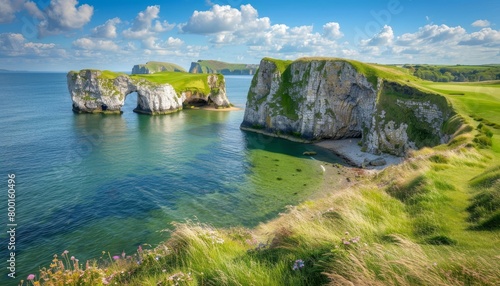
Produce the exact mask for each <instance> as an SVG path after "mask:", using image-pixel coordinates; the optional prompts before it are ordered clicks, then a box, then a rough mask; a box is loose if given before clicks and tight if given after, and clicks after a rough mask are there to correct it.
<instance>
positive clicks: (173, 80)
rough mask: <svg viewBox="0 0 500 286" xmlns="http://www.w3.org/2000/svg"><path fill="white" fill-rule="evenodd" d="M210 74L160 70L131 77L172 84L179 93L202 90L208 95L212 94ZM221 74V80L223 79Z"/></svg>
mask: <svg viewBox="0 0 500 286" xmlns="http://www.w3.org/2000/svg"><path fill="white" fill-rule="evenodd" d="M208 76H209V75H208V74H192V73H181V72H158V73H154V74H135V75H131V76H130V77H131V78H133V79H146V80H148V81H151V82H154V83H161V84H164V83H168V84H171V85H172V86H173V87H174V89H175V91H176V92H177V93H181V92H183V91H186V90H191V91H198V92H202V93H204V94H206V95H208V94H210V87H209V86H208ZM221 77H222V76H221V75H219V80H221Z"/></svg>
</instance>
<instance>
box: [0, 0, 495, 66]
mask: <svg viewBox="0 0 500 286" xmlns="http://www.w3.org/2000/svg"><path fill="white" fill-rule="evenodd" d="M499 15H500V1H497V0H478V1H465V0H456V1H443V0H434V1H416V0H380V1H378V0H371V1H369V0H366V1H332V0H330V1H327V0H318V1H305V0H301V1H291V0H288V1H280V0H267V1H262V0H257V1H252V0H248V1H240V0H220V1H218V0H198V1H195V0H178V1H165V0H164V1H131V0H130V1H127V0H121V1H117V0H106V1H102V0H101V1H96V0H79V1H77V0H0V69H11V70H36V71H43V70H46V71H67V70H75V69H82V68H98V69H110V70H117V71H130V70H131V68H132V66H133V65H134V64H138V63H145V62H147V61H151V60H155V61H167V62H173V63H177V64H179V65H181V66H183V67H185V68H188V67H189V65H190V63H191V62H192V61H196V60H198V59H215V60H221V61H226V62H234V63H258V62H259V61H260V59H261V58H263V57H266V56H269V57H276V58H283V59H296V58H299V57H303V56H328V57H342V58H350V59H356V60H360V61H366V62H377V63H387V64H394V63H431V64H485V63H500V22H499V21H500V17H499Z"/></svg>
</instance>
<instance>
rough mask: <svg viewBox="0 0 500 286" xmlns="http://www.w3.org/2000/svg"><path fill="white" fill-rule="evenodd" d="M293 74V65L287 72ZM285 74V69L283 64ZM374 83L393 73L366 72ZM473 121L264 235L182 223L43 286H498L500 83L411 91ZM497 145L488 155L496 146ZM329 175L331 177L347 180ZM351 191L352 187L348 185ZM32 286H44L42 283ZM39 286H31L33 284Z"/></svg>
mask: <svg viewBox="0 0 500 286" xmlns="http://www.w3.org/2000/svg"><path fill="white" fill-rule="evenodd" d="M281 63H283V64H284V65H286V62H281ZM278 68H282V67H281V65H279V66H278ZM363 68H367V69H369V72H370V73H372V72H373V74H374V76H380V75H381V74H383V73H391V71H392V70H393V69H394V70H397V71H398V72H395V73H393V74H391V77H393V78H398V79H399V80H402V81H406V80H410V81H411V80H413V78H412V77H406V76H405V75H404V72H403V71H401V70H399V69H395V68H393V67H383V66H377V65H366V66H363ZM408 84H411V85H415V86H418V88H419V89H422V90H429V91H433V92H439V93H441V94H442V95H444V96H446V97H447V98H448V99H449V100H450V101H451V102H452V104H453V107H454V108H455V110H456V111H457V112H458V114H459V116H461V117H462V118H463V120H464V122H465V124H464V125H462V127H461V128H460V129H459V130H458V131H457V132H456V133H455V136H454V139H452V140H451V141H450V142H449V143H448V144H443V145H439V146H436V147H434V148H424V149H421V150H419V151H415V152H412V153H411V154H409V156H408V158H407V160H406V161H405V163H403V164H401V165H397V166H392V167H388V168H387V169H385V170H384V171H382V172H378V173H374V172H367V171H364V170H356V169H345V170H344V171H345V172H346V174H348V175H347V176H348V178H350V180H349V181H351V183H349V184H348V185H347V186H346V187H344V188H342V189H340V190H338V189H337V190H335V191H331V190H332V186H331V185H330V183H327V180H326V179H325V182H324V184H323V187H322V190H323V191H324V193H323V194H322V195H317V197H316V198H314V199H311V200H308V201H305V202H303V203H302V204H300V205H298V206H295V207H290V209H289V211H288V212H287V213H285V214H283V215H281V216H280V217H279V218H277V219H274V220H272V221H270V222H267V223H264V224H261V225H260V226H259V227H257V228H255V229H244V228H232V229H216V228H213V227H211V226H209V225H204V224H201V223H198V222H191V221H189V222H186V223H183V224H177V225H176V230H175V231H174V232H173V233H172V235H171V238H170V239H169V240H168V241H166V242H165V243H163V244H161V245H159V246H158V247H155V248H148V249H146V246H143V247H141V248H140V249H138V251H137V253H135V254H132V255H131V256H130V257H127V256H125V255H124V257H119V258H118V259H116V260H115V259H112V258H110V257H109V258H106V257H103V258H102V259H100V260H98V261H95V262H90V263H89V264H88V265H84V264H79V263H78V262H74V261H73V260H70V259H68V257H67V256H68V254H66V256H64V255H63V256H62V257H59V258H55V261H53V263H52V264H51V265H50V267H48V268H46V269H43V270H42V271H41V272H40V273H39V274H37V276H36V278H35V281H36V282H40V283H42V284H46V285H62V284H63V283H64V282H68V284H70V285H77V282H78V283H80V284H78V285H106V284H114V283H116V284H118V285H323V284H324V285H500V269H499V267H498V265H499V263H500V256H499V254H500V244H499V241H500V129H497V128H496V126H497V125H495V124H500V112H499V109H498V108H499V106H500V82H498V81H497V82H490V83H480V84H450V83H448V84H442V83H431V82H423V81H419V80H416V81H413V82H409V83H408ZM487 139H489V140H490V144H487V143H488V142H485V141H488V140H487ZM339 168H342V167H339V166H336V165H327V166H325V169H326V170H325V175H324V176H325V178H326V177H327V176H328V174H331V173H336V172H338V171H339ZM344 182H345V180H344ZM36 282H35V283H36ZM29 285H31V284H29Z"/></svg>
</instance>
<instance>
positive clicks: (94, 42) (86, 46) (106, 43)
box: [72, 38, 120, 51]
mask: <svg viewBox="0 0 500 286" xmlns="http://www.w3.org/2000/svg"><path fill="white" fill-rule="evenodd" d="M72 45H73V48H75V49H78V50H93V51H118V50H119V49H120V48H119V47H118V45H117V44H115V43H114V42H113V41H111V40H101V39H92V38H79V39H77V40H75V41H73V43H72Z"/></svg>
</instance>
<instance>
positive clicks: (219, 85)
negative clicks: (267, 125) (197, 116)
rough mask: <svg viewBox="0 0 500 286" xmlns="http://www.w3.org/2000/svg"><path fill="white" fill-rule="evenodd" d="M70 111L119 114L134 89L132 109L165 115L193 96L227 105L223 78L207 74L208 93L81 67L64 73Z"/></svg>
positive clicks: (215, 103)
mask: <svg viewBox="0 0 500 286" xmlns="http://www.w3.org/2000/svg"><path fill="white" fill-rule="evenodd" d="M67 81H68V90H69V92H70V95H71V99H72V101H73V110H74V111H75V112H79V113H120V112H121V108H122V106H123V104H124V103H125V97H126V96H127V95H128V94H130V93H132V92H137V107H136V108H135V109H134V111H135V112H138V113H145V114H152V115H154V114H166V113H171V112H175V111H178V110H181V109H182V108H183V104H184V103H189V101H190V100H192V97H193V96H196V97H197V98H199V100H203V101H205V102H206V104H207V105H211V106H213V107H217V108H219V107H229V106H230V103H229V100H228V99H227V97H226V89H225V81H224V78H223V77H221V76H218V75H207V84H208V87H209V89H210V90H209V92H206V93H204V92H202V91H199V90H194V91H191V90H184V91H181V92H176V90H175V89H174V87H173V86H172V85H171V84H168V83H164V84H160V83H155V82H152V81H149V80H147V79H144V78H139V77H137V78H133V77H130V76H128V75H126V74H116V73H112V72H108V71H99V70H88V69H87V70H81V71H78V72H73V71H72V72H69V73H68V74H67Z"/></svg>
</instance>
